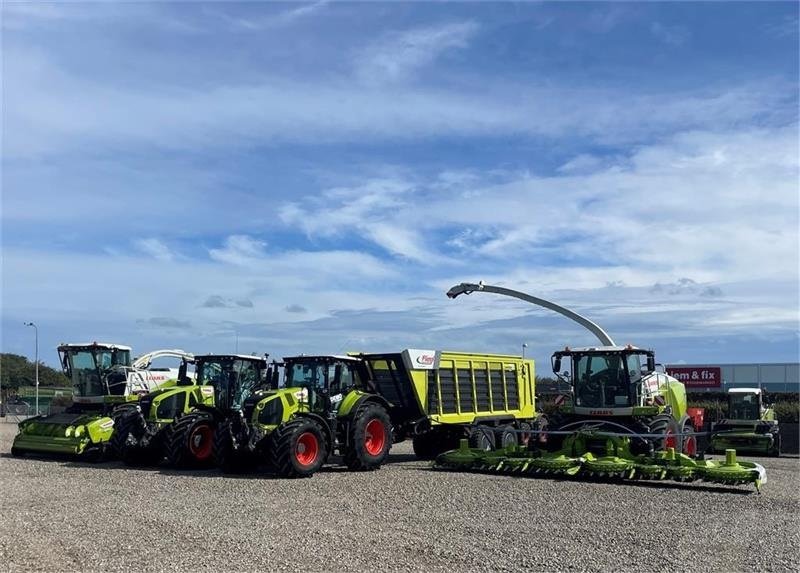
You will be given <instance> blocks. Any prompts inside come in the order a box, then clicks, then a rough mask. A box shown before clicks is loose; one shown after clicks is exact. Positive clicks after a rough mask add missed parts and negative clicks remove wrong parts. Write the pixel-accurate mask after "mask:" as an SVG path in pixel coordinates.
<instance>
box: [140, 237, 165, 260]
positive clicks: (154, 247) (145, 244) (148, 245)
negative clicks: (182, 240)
mask: <svg viewBox="0 0 800 573" xmlns="http://www.w3.org/2000/svg"><path fill="white" fill-rule="evenodd" d="M133 244H134V246H136V248H137V249H139V250H140V251H141V252H143V253H145V254H147V255H150V256H151V257H153V258H154V259H158V260H159V261H171V260H173V259H174V258H175V254H174V253H173V252H172V250H171V249H170V248H169V247H168V246H167V245H165V244H164V243H163V242H162V241H160V240H159V239H156V238H149V239H137V240H136V241H134V242H133Z"/></svg>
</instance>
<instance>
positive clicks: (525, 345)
mask: <svg viewBox="0 0 800 573" xmlns="http://www.w3.org/2000/svg"><path fill="white" fill-rule="evenodd" d="M526 348H528V343H527V342H523V343H522V359H523V360H525V349H526Z"/></svg>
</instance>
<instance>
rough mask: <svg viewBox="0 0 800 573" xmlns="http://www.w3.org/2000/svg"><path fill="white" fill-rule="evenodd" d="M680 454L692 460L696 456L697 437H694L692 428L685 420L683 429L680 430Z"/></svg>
mask: <svg viewBox="0 0 800 573" xmlns="http://www.w3.org/2000/svg"><path fill="white" fill-rule="evenodd" d="M681 434H683V436H682V437H681V443H682V444H683V445H682V446H681V452H682V453H684V454H686V455H687V456H689V457H690V458H693V457H695V456H696V455H697V436H695V435H694V427H693V426H692V423H691V422H690V421H689V420H686V421H685V422H684V423H683V428H681Z"/></svg>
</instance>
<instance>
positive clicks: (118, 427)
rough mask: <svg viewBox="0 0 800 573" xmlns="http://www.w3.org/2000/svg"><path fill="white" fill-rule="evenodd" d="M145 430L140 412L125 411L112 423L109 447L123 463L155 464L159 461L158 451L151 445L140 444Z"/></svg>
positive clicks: (134, 464) (129, 464) (131, 464)
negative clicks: (112, 428) (112, 429)
mask: <svg viewBox="0 0 800 573" xmlns="http://www.w3.org/2000/svg"><path fill="white" fill-rule="evenodd" d="M145 432H146V424H145V421H144V418H143V417H142V414H141V412H139V411H138V410H131V411H128V412H125V413H124V414H123V415H122V416H120V417H119V418H118V419H117V421H116V423H115V424H114V433H113V434H111V441H110V449H111V450H112V452H113V453H114V455H115V456H116V457H117V458H119V459H120V460H122V462H123V463H124V464H125V465H128V466H146V465H156V464H158V462H159V461H161V460H160V456H159V455H158V453H157V452H156V451H154V448H152V447H151V446H149V445H148V446H144V445H142V438H143V437H144V434H145Z"/></svg>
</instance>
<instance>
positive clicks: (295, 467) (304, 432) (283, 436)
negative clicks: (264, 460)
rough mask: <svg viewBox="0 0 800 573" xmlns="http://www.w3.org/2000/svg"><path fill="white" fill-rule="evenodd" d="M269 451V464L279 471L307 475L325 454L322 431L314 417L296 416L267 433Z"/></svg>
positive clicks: (295, 476)
mask: <svg viewBox="0 0 800 573" xmlns="http://www.w3.org/2000/svg"><path fill="white" fill-rule="evenodd" d="M269 451H270V454H271V460H270V462H271V465H272V466H273V467H274V468H275V471H276V472H278V474H279V475H281V476H283V477H287V478H303V477H311V476H312V475H314V472H316V471H317V470H318V469H319V468H321V467H322V464H324V463H325V460H326V459H327V457H328V444H327V440H326V439H325V431H324V430H323V429H322V426H320V424H319V422H317V421H316V420H312V419H310V418H296V419H294V420H291V421H289V422H286V423H285V424H282V425H280V426H278V427H277V428H276V429H275V430H274V431H273V432H272V434H270V447H269Z"/></svg>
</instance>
